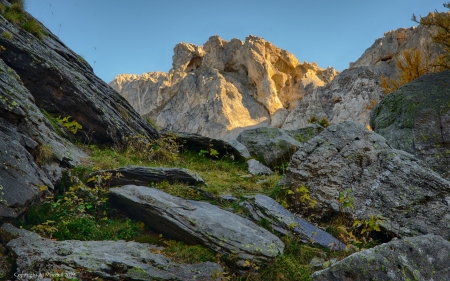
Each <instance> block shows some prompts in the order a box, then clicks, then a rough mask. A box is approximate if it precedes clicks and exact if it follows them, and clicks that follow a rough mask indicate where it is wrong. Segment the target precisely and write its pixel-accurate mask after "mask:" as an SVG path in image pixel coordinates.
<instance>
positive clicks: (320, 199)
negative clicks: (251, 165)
mask: <svg viewBox="0 0 450 281" xmlns="http://www.w3.org/2000/svg"><path fill="white" fill-rule="evenodd" d="M422 164H423V162H421V161H420V160H418V159H417V158H415V157H414V156H413V155H411V154H409V153H406V152H404V151H401V150H396V149H393V148H391V146H390V145H389V144H388V143H387V141H386V139H384V138H383V137H382V136H380V135H378V134H376V133H374V132H371V131H369V130H367V129H366V128H364V127H363V126H362V125H361V124H359V123H356V122H350V121H347V122H342V123H340V124H337V125H332V126H330V127H329V128H327V129H326V130H324V131H323V132H322V133H320V134H319V135H318V136H317V137H315V138H313V139H311V140H310V141H309V142H307V143H304V144H302V145H301V146H300V148H299V150H298V151H297V152H296V153H295V154H294V156H293V157H292V161H291V162H290V164H289V166H288V168H287V170H286V174H285V179H284V184H287V185H288V186H290V187H291V188H292V189H297V188H299V187H301V186H305V187H306V188H308V190H309V193H310V197H311V199H313V200H316V201H317V203H316V206H315V209H314V211H312V212H313V213H314V216H316V217H317V218H319V219H322V218H324V217H326V216H329V215H330V211H331V212H347V213H349V214H350V215H351V216H352V217H354V218H355V219H359V220H368V219H370V216H371V215H374V216H375V217H376V216H382V217H383V218H384V219H383V220H382V222H381V226H382V227H383V229H384V230H385V231H387V232H390V233H395V234H396V235H397V236H400V237H403V236H416V235H420V234H431V233H432V234H438V235H441V236H442V237H444V238H445V239H449V238H450V182H449V181H447V180H445V179H443V178H441V177H440V176H439V175H438V174H437V173H435V172H433V171H432V170H431V169H428V168H426V167H425V166H423V165H422ZM346 190H349V191H350V196H351V197H352V198H353V200H354V201H353V207H354V208H343V206H340V205H339V204H340V202H339V195H340V193H342V192H344V191H346ZM341 203H342V202H341ZM303 211H304V210H303Z"/></svg>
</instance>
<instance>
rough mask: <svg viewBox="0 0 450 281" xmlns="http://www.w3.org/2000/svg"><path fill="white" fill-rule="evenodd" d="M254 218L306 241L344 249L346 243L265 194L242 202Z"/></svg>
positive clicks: (333, 248) (284, 233) (285, 233)
mask: <svg viewBox="0 0 450 281" xmlns="http://www.w3.org/2000/svg"><path fill="white" fill-rule="evenodd" d="M242 206H243V207H244V208H245V209H246V210H247V211H248V212H249V213H250V216H251V217H252V219H253V220H255V221H257V222H260V221H261V220H263V219H264V220H266V221H267V222H268V223H270V225H271V226H272V228H273V230H275V231H277V232H279V233H281V234H283V235H293V236H295V237H298V238H299V239H301V240H302V241H303V242H305V243H311V244H317V245H320V246H322V247H326V248H330V249H332V250H344V249H345V245H344V244H342V243H341V242H340V241H339V240H337V239H336V238H334V237H333V236H332V235H331V234H329V233H327V232H325V231H323V230H322V229H320V228H317V227H315V226H314V225H313V224H311V223H310V222H308V221H306V220H304V219H302V218H301V217H300V216H298V215H294V214H293V213H291V212H289V211H288V210H286V209H285V208H283V206H281V205H280V204H279V203H278V202H277V201H275V200H273V199H272V198H270V197H267V196H265V195H261V194H257V195H255V196H254V197H253V198H251V199H248V200H246V201H244V202H243V203H242Z"/></svg>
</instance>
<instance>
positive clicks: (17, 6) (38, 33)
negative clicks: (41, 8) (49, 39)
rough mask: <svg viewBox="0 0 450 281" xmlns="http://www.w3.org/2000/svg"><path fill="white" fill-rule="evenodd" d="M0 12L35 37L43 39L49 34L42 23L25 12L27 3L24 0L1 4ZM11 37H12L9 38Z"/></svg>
mask: <svg viewBox="0 0 450 281" xmlns="http://www.w3.org/2000/svg"><path fill="white" fill-rule="evenodd" d="M0 13H2V15H3V17H4V18H5V19H6V20H8V21H9V22H11V23H12V24H14V25H15V26H17V27H19V26H20V27H21V28H22V29H23V30H25V31H26V32H28V33H30V34H32V35H33V36H34V37H36V38H38V39H39V40H42V39H43V38H44V35H48V34H47V33H46V32H45V31H44V28H43V27H42V25H41V24H40V23H39V22H38V21H37V20H35V19H33V18H31V17H29V16H28V15H27V14H26V12H25V3H24V1H23V0H16V1H13V2H12V3H11V6H5V5H3V4H2V5H1V6H0ZM9 39H11V38H9Z"/></svg>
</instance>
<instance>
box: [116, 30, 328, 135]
mask: <svg viewBox="0 0 450 281" xmlns="http://www.w3.org/2000/svg"><path fill="white" fill-rule="evenodd" d="M335 75H336V71H335V70H334V69H333V68H327V69H323V68H319V67H318V66H317V64H315V63H312V64H310V63H308V62H304V63H300V62H299V61H298V60H297V59H296V58H295V57H294V56H293V55H292V54H290V53H289V52H287V51H285V50H281V49H279V48H277V47H276V46H274V45H273V44H271V43H270V42H267V41H265V40H264V39H262V38H258V37H255V36H248V37H247V38H246V40H245V42H242V41H241V40H239V39H232V40H231V41H225V40H223V39H221V38H219V37H218V36H212V37H210V38H209V40H208V42H206V43H205V44H204V46H203V47H200V46H196V45H193V44H187V43H180V44H178V45H177V46H175V48H174V56H173V64H172V69H171V70H170V72H169V73H168V74H165V73H160V72H154V73H146V74H143V75H141V76H136V75H119V76H117V77H116V78H115V79H114V80H113V81H112V82H111V83H110V85H111V86H112V87H113V88H114V89H116V90H117V91H118V92H119V93H121V94H122V95H123V96H124V97H125V98H127V99H129V100H130V103H131V104H132V105H133V106H134V108H135V109H136V110H138V112H139V113H140V114H141V115H145V116H149V117H150V118H153V119H155V120H156V123H157V124H158V125H159V126H161V127H166V128H168V129H170V130H173V131H183V132H191V133H198V134H201V135H204V136H208V137H214V138H219V139H224V140H231V139H234V138H235V137H236V136H237V135H238V134H239V133H240V132H242V131H243V130H244V129H248V128H253V127H262V126H269V125H271V126H277V127H279V126H281V125H282V124H283V122H284V120H285V118H286V116H287V115H288V113H289V111H290V110H291V109H293V108H294V107H295V104H296V102H297V100H300V99H302V98H303V97H304V96H305V95H306V94H307V93H309V92H311V91H312V90H313V89H314V88H315V87H317V86H323V85H324V84H325V83H327V82H329V81H331V80H333V78H334V76H335Z"/></svg>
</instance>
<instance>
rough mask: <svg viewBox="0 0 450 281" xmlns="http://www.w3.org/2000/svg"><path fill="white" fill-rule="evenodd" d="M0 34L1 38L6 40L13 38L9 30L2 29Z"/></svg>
mask: <svg viewBox="0 0 450 281" xmlns="http://www.w3.org/2000/svg"><path fill="white" fill-rule="evenodd" d="M1 36H2V38H5V39H8V40H11V39H12V38H13V35H12V34H11V32H9V31H3V32H2V35H1Z"/></svg>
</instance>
